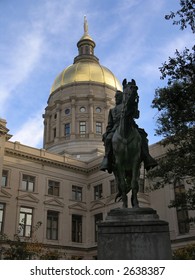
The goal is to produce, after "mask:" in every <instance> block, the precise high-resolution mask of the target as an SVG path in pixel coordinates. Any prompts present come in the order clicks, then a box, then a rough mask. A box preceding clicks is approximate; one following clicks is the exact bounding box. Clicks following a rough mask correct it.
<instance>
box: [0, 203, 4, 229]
mask: <svg viewBox="0 0 195 280" xmlns="http://www.w3.org/2000/svg"><path fill="white" fill-rule="evenodd" d="M4 212H5V204H4V203H0V233H3V222H4Z"/></svg>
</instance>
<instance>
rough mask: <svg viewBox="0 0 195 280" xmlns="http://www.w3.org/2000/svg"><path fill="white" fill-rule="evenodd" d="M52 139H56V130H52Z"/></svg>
mask: <svg viewBox="0 0 195 280" xmlns="http://www.w3.org/2000/svg"><path fill="white" fill-rule="evenodd" d="M53 138H56V128H54V129H53Z"/></svg>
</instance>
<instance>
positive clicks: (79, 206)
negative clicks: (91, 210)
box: [68, 202, 87, 212]
mask: <svg viewBox="0 0 195 280" xmlns="http://www.w3.org/2000/svg"><path fill="white" fill-rule="evenodd" d="M68 208H69V209H76V210H79V211H86V212H87V207H86V206H85V205H83V203H80V202H76V203H74V204H72V205H69V206H68Z"/></svg>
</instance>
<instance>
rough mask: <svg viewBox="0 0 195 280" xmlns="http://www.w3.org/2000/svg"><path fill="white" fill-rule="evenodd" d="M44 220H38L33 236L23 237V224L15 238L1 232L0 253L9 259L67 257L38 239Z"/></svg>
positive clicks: (53, 258)
mask: <svg viewBox="0 0 195 280" xmlns="http://www.w3.org/2000/svg"><path fill="white" fill-rule="evenodd" d="M41 225H42V222H38V223H37V224H36V225H35V226H34V227H33V229H32V233H31V236H32V237H25V238H24V237H22V236H20V233H21V231H22V228H23V225H22V224H20V227H19V229H18V232H17V234H15V235H14V240H11V239H10V238H9V237H8V235H6V234H0V253H1V255H2V256H3V258H4V259H7V260H30V259H38V260H59V259H66V254H62V253H60V252H58V251H57V250H50V249H48V248H47V247H46V246H44V245H43V244H42V243H40V242H38V241H37V238H36V231H37V230H38V229H39V228H40V226H41Z"/></svg>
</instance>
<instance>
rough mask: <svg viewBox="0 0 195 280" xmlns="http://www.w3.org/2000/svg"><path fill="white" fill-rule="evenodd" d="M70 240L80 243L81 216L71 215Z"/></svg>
mask: <svg viewBox="0 0 195 280" xmlns="http://www.w3.org/2000/svg"><path fill="white" fill-rule="evenodd" d="M72 242H78V243H82V216H80V215H72Z"/></svg>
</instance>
